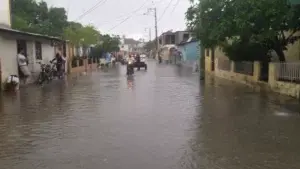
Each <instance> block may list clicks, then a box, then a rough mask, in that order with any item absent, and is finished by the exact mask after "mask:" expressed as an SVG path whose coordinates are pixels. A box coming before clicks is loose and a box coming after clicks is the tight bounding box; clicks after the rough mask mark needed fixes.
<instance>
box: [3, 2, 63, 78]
mask: <svg viewBox="0 0 300 169" xmlns="http://www.w3.org/2000/svg"><path fill="white" fill-rule="evenodd" d="M10 16H11V15H10V5H9V0H1V1H0V59H1V62H0V64H1V82H2V83H3V82H5V81H6V79H7V77H8V76H10V75H18V76H19V75H20V74H19V67H18V62H17V54H18V53H19V52H20V50H24V52H25V56H26V57H27V59H28V68H29V70H30V71H31V73H32V74H33V75H35V74H38V73H39V72H40V65H39V63H38V62H42V63H49V61H50V60H52V59H53V58H54V56H55V53H56V51H57V50H58V48H61V49H66V43H65V42H64V41H63V40H61V39H59V38H56V37H51V36H45V35H40V34H35V33H28V32H22V31H18V30H14V29H11V22H10V21H11V19H10ZM64 51H65V52H64V54H65V55H66V56H68V52H66V50H64Z"/></svg>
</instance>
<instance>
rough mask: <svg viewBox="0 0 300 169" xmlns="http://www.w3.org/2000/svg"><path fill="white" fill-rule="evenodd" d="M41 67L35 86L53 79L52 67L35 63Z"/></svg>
mask: <svg viewBox="0 0 300 169" xmlns="http://www.w3.org/2000/svg"><path fill="white" fill-rule="evenodd" d="M37 63H39V64H40V66H41V72H40V74H39V76H38V78H37V80H36V83H37V84H40V85H41V84H43V83H44V82H45V81H47V82H48V83H49V82H50V81H51V80H52V79H53V78H52V70H51V69H52V67H51V65H50V64H42V63H41V62H37Z"/></svg>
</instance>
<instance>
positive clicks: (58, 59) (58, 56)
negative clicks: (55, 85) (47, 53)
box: [51, 50, 64, 76]
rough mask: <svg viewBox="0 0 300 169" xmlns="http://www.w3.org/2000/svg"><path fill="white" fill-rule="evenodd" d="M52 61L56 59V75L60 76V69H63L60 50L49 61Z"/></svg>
mask: <svg viewBox="0 0 300 169" xmlns="http://www.w3.org/2000/svg"><path fill="white" fill-rule="evenodd" d="M54 61H56V70H57V72H58V75H59V76H61V74H62V72H61V71H62V69H63V67H62V66H63V64H64V59H63V56H62V54H61V51H60V50H59V51H58V52H57V53H56V55H55V57H54V59H52V60H51V63H52V62H54Z"/></svg>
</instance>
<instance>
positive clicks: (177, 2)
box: [171, 0, 179, 15]
mask: <svg viewBox="0 0 300 169" xmlns="http://www.w3.org/2000/svg"><path fill="white" fill-rule="evenodd" d="M178 4H179V0H177V1H176V3H175V5H174V7H173V9H172V11H171V15H172V13H173V12H174V10H175V9H176V7H177V6H178Z"/></svg>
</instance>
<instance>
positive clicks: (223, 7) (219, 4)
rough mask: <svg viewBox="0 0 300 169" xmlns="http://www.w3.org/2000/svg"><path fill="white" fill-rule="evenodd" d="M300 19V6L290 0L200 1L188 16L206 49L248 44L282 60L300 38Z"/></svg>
mask: <svg viewBox="0 0 300 169" xmlns="http://www.w3.org/2000/svg"><path fill="white" fill-rule="evenodd" d="M299 17H300V7H299V6H291V5H290V4H288V2H287V1H286V0H272V1H270V0H260V1H257V0H201V2H200V0H197V2H193V3H192V6H191V7H190V8H189V9H188V11H187V13H186V19H187V25H188V28H189V29H190V30H192V31H193V32H194V34H195V35H196V36H197V37H198V38H199V39H200V40H201V43H202V44H203V45H204V46H205V47H215V46H226V47H228V46H229V47H230V46H232V45H240V46H244V47H245V48H247V44H248V46H252V47H253V46H258V48H257V49H259V50H264V52H263V53H265V55H266V52H267V51H268V50H274V51H275V52H276V53H277V55H278V56H279V59H280V61H285V55H284V53H283V51H284V50H286V46H287V45H288V44H292V43H294V42H295V41H297V40H298V39H299V38H300V37H299V36H298V35H297V34H296V33H297V32H298V31H299V30H300V21H299ZM229 41H230V43H229ZM224 42H225V43H224ZM226 42H227V43H226ZM224 44H225V45H224ZM241 44H243V45H241ZM253 44H254V45H253ZM240 57H242V56H240Z"/></svg>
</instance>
